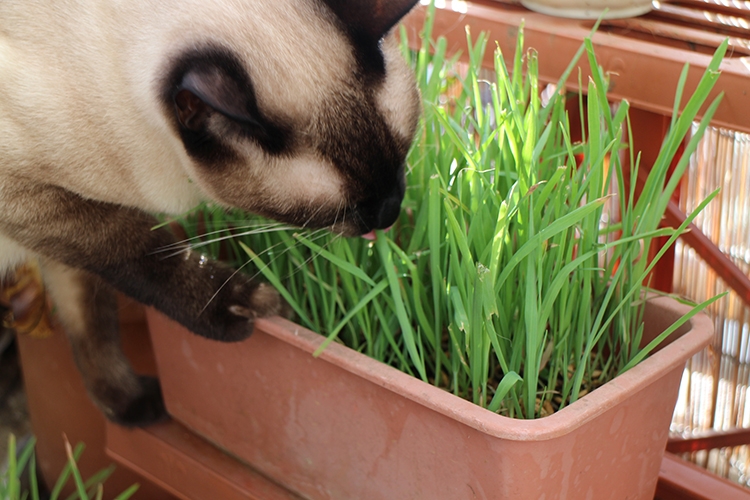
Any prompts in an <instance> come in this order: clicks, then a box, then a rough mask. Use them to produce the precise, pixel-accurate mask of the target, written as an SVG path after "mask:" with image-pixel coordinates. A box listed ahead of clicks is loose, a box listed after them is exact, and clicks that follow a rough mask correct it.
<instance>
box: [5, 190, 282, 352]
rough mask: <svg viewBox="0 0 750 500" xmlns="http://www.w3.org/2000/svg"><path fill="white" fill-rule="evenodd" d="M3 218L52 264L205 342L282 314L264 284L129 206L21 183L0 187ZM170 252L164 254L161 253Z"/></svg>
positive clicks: (239, 335)
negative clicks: (99, 283) (203, 254)
mask: <svg viewBox="0 0 750 500" xmlns="http://www.w3.org/2000/svg"><path fill="white" fill-rule="evenodd" d="M0 200H1V201H3V203H4V204H5V206H6V210H5V212H6V213H7V214H9V216H8V217H6V218H4V219H3V220H0V232H2V233H4V234H6V235H8V236H10V237H11V238H12V239H14V240H15V241H17V242H18V243H20V244H21V245H23V246H25V247H26V248H29V249H31V250H33V251H35V252H36V253H38V254H40V255H42V256H45V257H47V258H49V259H51V260H53V261H56V262H60V263H62V264H65V265H66V266H68V267H71V268H74V269H81V270H83V271H86V272H88V273H91V274H94V275H97V276H99V277H101V278H102V279H103V280H104V281H106V282H107V283H109V284H111V285H112V286H113V287H115V288H116V289H117V290H120V291H121V292H123V293H125V294H126V295H128V296H130V297H133V298H134V299H136V300H138V301H140V302H142V303H144V304H146V305H150V306H154V307H155V308H156V309H158V310H160V311H162V312H164V313H165V314H166V315H167V316H170V317H171V318H173V319H175V320H176V321H178V322H179V323H181V324H183V325H184V326H185V327H187V328H188V329H190V330H191V331H193V332H195V333H197V334H199V335H202V336H204V337H208V338H212V339H216V340H221V341H237V340H241V339H244V338H246V337H247V336H249V335H250V333H251V332H252V330H253V323H254V319H255V318H256V317H263V316H269V315H274V314H279V313H281V312H282V301H281V299H280V297H279V295H278V293H277V292H276V291H275V290H274V289H273V288H272V287H270V286H268V285H266V284H262V283H258V282H255V281H253V280H251V279H249V278H247V277H245V276H243V275H241V274H238V273H236V272H235V271H234V270H233V269H231V268H229V267H228V266H225V265H223V264H221V263H218V262H213V261H206V260H205V259H201V258H200V256H198V255H196V254H195V253H193V252H191V251H189V250H188V249H183V250H182V251H180V252H177V253H175V252H174V244H175V240H174V237H173V236H172V235H171V233H169V231H167V230H166V229H155V230H154V229H153V227H154V226H155V225H156V224H157V221H156V220H155V219H154V218H153V217H151V216H150V215H148V214H146V213H144V212H142V211H140V210H137V209H133V208H128V207H122V206H118V205H114V204H110V203H102V202H97V201H93V200H88V199H84V198H82V197H80V196H78V195H77V194H75V193H71V192H69V191H66V190H64V189H62V188H59V187H56V186H50V185H43V184H38V183H37V184H31V183H28V182H23V180H22V179H19V180H17V182H16V183H12V182H6V183H5V184H4V185H0ZM168 247H170V248H171V250H170V251H167V252H165V251H163V250H164V249H166V248H168Z"/></svg>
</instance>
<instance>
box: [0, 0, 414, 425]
mask: <svg viewBox="0 0 750 500" xmlns="http://www.w3.org/2000/svg"><path fill="white" fill-rule="evenodd" d="M414 3H416V0H375V1H366V0H353V1H351V2H344V1H342V0H213V1H206V0H183V1H180V2H173V1H164V0H110V1H106V0H104V1H102V0H56V1H52V0H47V1H42V0H2V1H0V279H2V276H3V274H4V273H5V272H7V271H9V270H11V269H12V268H13V267H14V266H15V265H17V264H18V263H20V262H22V261H23V260H24V259H25V258H26V257H28V256H29V255H35V256H38V257H39V258H40V259H41V260H42V262H43V264H44V268H45V271H46V279H47V280H48V283H49V290H50V292H51V294H52V295H53V298H55V300H56V301H57V303H58V307H59V308H60V309H61V310H60V318H61V320H62V322H63V323H64V325H65V326H66V329H67V330H68V333H69V336H70V338H71V343H72V344H73V349H74V352H75V354H76V359H77V362H78V365H79V367H80V368H81V371H82V373H83V375H84V379H85V381H86V383H87V387H88V389H89V392H90V393H91V394H92V397H93V399H94V401H95V402H97V404H98V405H99V406H100V407H101V408H102V410H103V411H104V412H105V413H106V414H107V415H108V416H109V417H110V418H112V419H114V420H116V421H119V422H122V423H125V424H128V425H140V424H144V423H148V422H149V421H151V420H153V419H155V418H158V417H159V415H160V414H161V413H162V412H163V408H161V407H160V406H159V405H160V398H159V391H158V384H157V383H156V382H155V381H154V380H150V379H148V380H147V379H145V378H143V377H141V378H139V377H137V376H136V375H135V374H133V373H132V370H131V369H130V367H129V364H128V363H127V361H126V360H125V359H124V357H122V354H121V353H120V352H119V348H118V347H117V325H116V314H115V313H116V310H115V305H114V300H113V297H114V289H119V290H120V291H122V292H124V293H127V294H130V295H132V296H134V297H135V298H137V299H138V300H141V301H143V302H145V303H147V304H151V305H153V306H154V307H157V308H159V309H161V310H163V311H164V312H166V313H167V314H169V315H171V316H172V317H173V318H175V319H176V320H178V321H181V322H182V323H183V324H185V325H186V326H189V327H190V328H192V329H193V330H194V331H196V332H197V333H199V334H201V335H205V336H207V337H211V338H217V339H220V340H239V339H241V338H244V337H246V336H247V335H249V334H250V332H251V331H252V320H253V318H254V317H256V316H259V315H266V314H275V313H278V312H279V311H280V310H281V309H280V308H281V303H280V301H279V299H278V296H277V295H276V294H275V293H273V292H272V290H271V289H270V288H269V287H268V286H266V285H258V284H257V283H252V282H249V281H247V280H244V279H242V278H239V277H237V276H236V275H235V274H233V273H232V272H231V270H229V269H226V268H224V267H223V266H221V265H220V264H212V265H211V266H199V265H198V264H197V260H196V257H195V256H194V255H193V254H191V253H189V252H188V253H185V258H184V259H182V258H173V259H168V260H164V259H163V258H161V257H159V258H157V257H154V254H155V253H156V252H157V251H158V249H159V247H160V246H163V245H165V244H170V243H171V242H172V241H173V240H171V239H170V238H171V237H170V236H169V235H168V234H167V232H166V231H164V230H159V231H151V227H152V225H153V219H152V218H151V217H150V216H149V215H148V213H153V212H164V213H180V212H184V211H185V210H187V209H189V208H191V207H193V206H195V205H196V204H198V203H199V202H200V201H203V200H211V201H214V202H216V203H219V204H223V205H227V206H237V207H240V208H244V209H246V210H250V211H254V212H257V213H260V214H264V215H269V216H273V217H276V218H279V219H281V220H283V221H286V222H291V223H294V224H298V225H303V226H304V225H308V224H309V225H311V226H318V227H320V226H323V227H325V226H327V227H330V228H331V229H333V230H335V231H338V232H341V233H343V234H346V235H357V234H362V233H365V232H367V231H369V230H371V229H373V228H379V227H386V225H387V224H390V223H392V221H393V220H394V218H395V216H396V213H397V212H396V211H397V209H398V204H400V201H401V197H402V196H403V180H402V179H403V158H404V156H405V154H406V150H407V148H408V144H409V143H410V141H411V138H412V136H413V134H414V129H415V125H416V120H417V116H418V113H419V104H418V96H417V93H416V90H415V84H414V80H413V76H412V75H411V72H410V70H409V69H408V68H407V66H406V64H405V63H404V61H403V60H402V58H401V55H400V52H399V47H398V43H397V41H396V39H395V36H393V34H391V35H386V36H385V37H384V38H382V40H381V37H383V35H384V34H386V33H387V32H389V31H391V30H390V28H391V27H392V26H393V24H394V23H395V22H396V21H397V20H398V19H399V18H400V17H401V16H402V15H403V14H405V13H406V12H407V11H408V10H409V9H410V8H411V7H412V6H413V5H414ZM206 54H208V56H207V55H206ZM211 54H218V56H216V57H219V59H221V58H222V57H223V59H221V61H219V62H217V63H216V64H215V65H214V62H213V61H209V62H206V57H208V58H209V59H210V57H213V56H212V55H211ZM191 57H192V58H193V59H191ZM196 57H197V58H198V59H196ZM201 57H203V59H200V58H201ZM196 60H197V61H198V63H194V62H191V61H196ZM235 61H239V63H238V64H239V65H240V66H241V68H240V69H239V70H237V68H235ZM191 64H197V66H195V67H192V66H190V65H191ZM207 68H208V69H207ZM233 68H234V69H233ZM170 79H171V80H170ZM214 84H216V85H214ZM212 89H213V90H212ZM216 89H220V90H221V91H217V90H216ZM227 89H228V90H227ZM203 91H206V92H203ZM222 92H225V93H224V94H222ZM227 92H228V93H229V94H231V95H230V97H231V98H229V99H224V97H226V95H225V94H226V93H227ZM242 92H244V94H242ZM251 94H252V95H251ZM246 101H247V102H248V103H250V104H247V105H246ZM225 102H227V103H229V104H227V105H228V106H229V108H227V109H224V108H222V106H223V103H225ZM274 134H275V135H274ZM264 141H265V142H264ZM191 148H192V149H191ZM368 156H372V158H368ZM160 259H161V260H160ZM220 285H221V287H219V286H220ZM110 286H112V287H113V288H111V287H110ZM217 287H219V288H217ZM108 366H109V367H111V369H108V368H107V367H108Z"/></svg>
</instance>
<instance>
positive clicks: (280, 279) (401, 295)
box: [183, 7, 726, 418]
mask: <svg viewBox="0 0 750 500" xmlns="http://www.w3.org/2000/svg"><path fill="white" fill-rule="evenodd" d="M432 8H433V9H434V7H432ZM430 19H431V17H428V21H427V23H426V26H425V28H424V32H423V33H422V40H423V45H422V47H421V49H420V50H418V51H417V52H412V51H410V50H409V49H408V47H407V45H406V43H404V45H403V47H404V50H403V52H404V56H405V57H406V58H407V59H408V60H409V61H410V62H411V64H412V66H413V67H414V69H415V72H416V75H417V79H418V82H419V86H420V89H421V93H422V97H423V101H424V116H423V119H422V122H421V126H420V128H419V132H418V137H417V139H416V142H415V144H414V146H413V148H412V150H411V153H410V155H409V157H408V169H407V170H408V174H407V186H408V188H407V191H406V196H405V200H404V205H403V212H402V215H401V217H400V219H399V221H398V222H397V224H396V225H395V226H394V227H393V229H392V230H391V231H389V232H388V233H382V232H381V233H379V234H378V237H377V240H376V241H375V242H374V244H372V243H370V242H368V241H365V240H362V239H345V238H341V237H337V236H335V235H330V234H328V233H326V232H313V233H310V232H303V231H301V230H295V229H287V228H284V227H283V226H280V225H274V224H272V223H261V222H258V220H259V219H257V218H255V217H253V216H250V215H247V214H242V213H237V212H224V211H221V210H218V209H215V208H208V209H206V210H204V211H203V212H201V215H200V218H201V221H202V224H203V225H204V228H205V230H206V231H207V232H208V234H207V235H206V236H205V237H203V238H201V237H198V238H197V239H196V240H195V243H196V244H195V246H196V247H199V246H201V245H206V246H204V248H205V249H206V251H207V252H208V253H213V254H214V255H215V256H216V255H218V253H219V248H220V246H219V244H218V241H219V240H222V239H224V238H228V239H227V240H226V241H227V242H228V246H227V247H224V248H225V251H226V249H228V252H229V255H234V257H235V258H236V259H237V264H239V265H241V266H244V267H245V269H246V270H249V271H250V272H252V273H258V274H261V275H262V276H264V277H265V279H267V280H268V281H269V282H271V283H272V284H273V285H274V286H276V287H277V289H278V290H279V291H280V292H281V294H282V295H283V296H284V298H285V299H286V300H287V301H288V302H289V303H290V304H291V306H292V308H293V309H294V311H295V313H296V315H297V321H299V322H300V323H301V324H302V325H304V326H306V327H308V328H310V329H312V330H314V331H317V332H320V333H322V334H323V335H326V336H327V337H328V341H339V342H343V343H344V344H346V345H348V346H350V347H351V348H353V349H356V350H358V351H361V352H363V353H365V354H367V355H368V356H371V357H374V358H375V359H378V360H380V361H383V362H385V363H388V364H390V365H392V366H394V367H396V368H398V369H400V370H402V371H404V372H406V373H410V374H412V375H414V376H417V377H419V378H421V379H422V380H424V381H426V382H428V383H431V384H435V385H436V386H439V387H442V388H444V389H446V390H448V391H450V392H452V393H454V394H455V395H457V396H460V397H463V398H466V399H468V400H470V401H473V402H474V403H476V404H478V405H481V406H483V407H485V408H488V409H489V410H491V411H494V412H498V413H501V414H503V415H508V416H511V417H520V418H534V417H539V416H542V415H544V414H547V413H549V412H550V411H553V410H557V409H559V408H562V407H564V406H566V405H568V404H570V403H572V402H574V401H576V400H577V399H578V398H579V397H580V396H581V395H583V394H585V393H586V392H587V391H589V390H591V389H593V388H595V387H597V386H598V385H601V384H602V383H604V382H606V381H608V380H610V379H611V378H613V377H615V376H616V375H618V374H620V373H622V372H623V371H625V370H627V369H629V368H631V367H632V366H633V365H635V364H636V363H637V362H639V361H640V360H642V359H643V358H644V357H645V356H646V355H648V353H649V352H651V350H653V348H654V347H655V346H656V344H657V343H658V342H654V343H651V344H649V345H648V346H645V347H642V346H641V345H640V344H641V335H642V331H643V325H642V321H641V318H642V312H643V301H642V297H643V296H644V294H645V293H646V292H647V291H648V289H647V286H646V285H647V283H648V275H649V272H650V271H651V270H652V269H653V266H654V264H655V262H656V260H658V258H659V257H660V256H661V253H663V251H664V250H662V251H661V252H659V253H658V254H657V256H656V257H657V259H655V260H652V261H649V260H648V259H646V258H645V257H643V256H644V255H646V254H647V249H648V248H649V247H650V244H651V241H652V240H653V239H654V238H657V237H668V238H669V241H668V244H667V245H665V247H664V248H665V249H666V248H667V247H668V246H669V244H671V242H673V241H674V240H675V239H676V238H677V237H678V236H679V235H680V234H681V233H682V232H683V231H685V229H686V227H687V225H688V224H689V223H690V221H691V220H692V218H693V217H694V216H695V214H697V212H698V211H696V212H695V213H694V214H693V215H692V216H690V217H688V219H687V221H686V223H685V224H683V225H682V226H681V227H680V228H678V229H676V230H675V229H671V228H660V226H659V223H660V220H661V218H662V215H663V213H664V211H665V209H666V206H667V203H668V201H669V199H670V197H671V195H672V192H673V191H674V189H675V187H676V185H677V182H678V180H679V178H680V177H681V175H682V173H683V172H684V170H685V168H686V166H687V162H688V158H689V156H690V154H691V153H692V151H693V150H694V149H695V147H696V145H697V142H698V140H699V138H700V136H701V134H702V132H703V130H704V129H705V127H706V126H707V124H708V123H709V121H710V119H711V117H712V115H713V113H714V111H715V110H716V107H717V106H718V99H717V100H715V101H714V102H712V103H711V104H710V105H709V106H708V108H707V109H706V111H705V112H704V115H703V118H702V120H701V121H700V126H699V127H698V133H697V134H694V135H693V136H692V137H691V138H690V139H689V141H688V143H687V145H686V147H685V151H684V153H683V155H682V157H681V159H680V160H679V161H678V162H677V163H676V165H675V166H674V170H673V172H672V173H671V174H670V164H671V163H672V160H673V159H675V157H676V155H677V151H678V147H679V145H680V144H681V143H682V142H683V139H684V138H685V137H686V135H687V133H688V131H689V129H690V127H691V124H692V123H693V121H694V120H695V118H696V116H697V114H698V112H699V110H700V108H701V107H702V106H703V103H704V101H706V99H707V97H708V94H709V92H710V90H711V89H712V87H713V85H714V83H715V82H716V80H717V78H718V75H719V73H718V67H719V64H720V61H721V59H722V57H723V54H724V51H725V50H726V44H724V45H722V46H721V48H720V49H719V50H718V52H717V54H716V56H715V57H714V58H713V60H712V62H711V64H710V65H709V68H708V70H707V71H706V73H705V75H704V76H703V79H702V80H701V82H700V84H699V85H698V87H697V89H696V90H695V92H694V94H693V95H692V96H691V97H690V98H689V99H688V100H687V102H686V104H685V105H684V106H683V108H682V112H681V113H680V114H679V115H678V113H677V110H678V108H679V107H680V106H681V104H682V92H683V88H684V85H685V80H686V76H687V68H686V70H685V71H684V72H683V75H682V78H681V80H680V83H679V86H678V88H677V89H676V99H675V117H674V118H673V120H672V124H671V125H672V126H671V129H670V131H669V133H668V135H667V137H666V139H665V141H664V144H663V148H662V151H661V154H660V155H659V157H658V159H657V160H656V163H655V165H654V166H653V167H652V169H651V170H650V172H649V174H648V178H647V181H646V182H645V184H644V186H643V190H642V192H641V193H640V194H639V195H636V191H635V189H634V186H633V185H628V184H627V183H626V179H628V178H630V179H636V178H637V177H638V170H639V167H640V165H639V156H638V154H637V152H634V151H632V150H630V148H629V144H628V143H627V137H629V136H630V134H629V128H630V122H629V119H628V103H627V102H620V103H618V104H617V106H616V107H613V106H611V105H610V103H609V102H608V100H607V85H608V82H607V75H606V74H605V72H604V71H603V70H602V68H601V67H600V66H599V65H598V63H597V61H596V56H595V53H594V49H593V45H592V43H591V40H586V42H585V44H584V45H583V46H582V47H581V50H580V51H579V53H578V55H577V57H576V60H574V61H572V62H571V64H570V66H569V68H568V70H567V72H566V74H565V75H563V76H562V78H561V79H560V82H559V84H558V86H557V88H558V89H563V88H564V82H565V81H566V80H567V78H568V76H569V75H570V74H571V73H572V72H573V71H574V69H575V68H576V65H577V60H578V58H580V57H581V56H585V57H586V58H587V59H588V62H589V64H590V67H591V68H594V70H593V75H592V76H591V78H590V79H588V81H586V82H583V81H580V82H579V83H580V85H579V88H582V89H585V94H586V96H587V98H586V102H587V103H588V105H587V106H586V107H585V108H584V107H581V108H580V111H579V112H580V114H581V116H580V118H581V121H582V122H583V123H586V124H587V127H585V133H584V138H583V140H582V141H581V142H576V143H574V142H573V141H572V139H571V134H570V126H569V120H570V117H569V115H568V111H566V106H565V95H564V94H563V93H562V92H552V94H551V95H550V96H549V100H548V101H547V102H543V101H542V97H541V90H542V89H541V88H540V82H539V80H538V70H537V69H538V68H537V54H536V53H535V51H534V50H533V49H530V50H526V49H524V46H523V31H522V30H521V31H520V32H519V36H518V44H517V48H516V51H515V54H514V55H513V57H512V58H511V59H510V61H511V62H512V67H510V68H509V67H508V66H507V65H506V60H505V58H504V57H503V54H501V53H500V52H499V50H498V51H496V52H495V71H494V75H493V76H492V78H490V80H491V81H487V80H485V79H483V78H482V76H481V75H482V71H481V68H480V65H481V61H482V60H483V57H484V52H485V50H486V46H487V40H486V37H485V36H484V35H480V36H479V37H478V38H477V39H476V41H474V40H473V39H472V37H471V36H470V34H469V33H468V31H467V52H468V54H467V55H468V60H469V62H468V66H467V67H463V68H462V69H461V70H460V71H458V70H457V65H456V60H457V59H456V58H455V57H453V58H450V57H449V56H448V54H447V52H446V47H447V43H446V41H445V39H443V38H438V39H437V40H435V41H433V39H432V34H431V21H430ZM404 39H405V37H404ZM579 80H580V77H579ZM583 101H584V99H583V96H581V102H583ZM613 192H614V193H617V195H616V196H615V195H613V194H612V193H613ZM714 195H715V193H714ZM712 197H713V196H711V197H709V199H708V200H706V201H705V202H704V204H703V205H702V206H705V204H706V203H708V201H710V199H711V198H712ZM607 206H608V207H609V210H608V211H607V212H605V208H607ZM612 214H617V219H618V220H617V221H616V222H615V221H614V217H613V216H612ZM608 217H609V218H608ZM238 221H244V222H245V223H246V222H248V221H251V222H250V224H251V226H248V227H241V226H240V223H239V222H238ZM252 221H255V222H252ZM183 222H184V226H185V227H186V228H194V227H195V220H194V219H193V220H192V221H191V220H185V221H183ZM191 236H194V234H193V235H191ZM713 300H716V298H714V299H711V301H713ZM709 302H710V301H708V302H706V303H704V304H701V305H700V306H698V307H696V308H695V309H694V310H693V312H691V313H690V314H689V315H687V316H686V317H684V318H682V319H681V320H680V322H678V324H676V325H675V326H674V327H673V328H672V329H670V330H669V331H667V332H665V334H664V335H662V336H661V337H660V339H657V341H661V340H663V338H664V337H666V336H667V335H668V334H669V333H670V332H671V331H673V330H674V329H676V328H677V327H678V326H679V324H681V323H683V322H685V321H687V320H688V319H689V318H690V317H691V316H692V315H693V314H695V313H696V312H697V311H698V310H699V309H700V308H702V307H705V306H706V305H707V304H708V303H709Z"/></svg>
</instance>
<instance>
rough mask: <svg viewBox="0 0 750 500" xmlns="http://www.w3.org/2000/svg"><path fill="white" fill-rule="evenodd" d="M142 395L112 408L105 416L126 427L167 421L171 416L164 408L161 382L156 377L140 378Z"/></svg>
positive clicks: (144, 425) (120, 402)
mask: <svg viewBox="0 0 750 500" xmlns="http://www.w3.org/2000/svg"><path fill="white" fill-rule="evenodd" d="M138 382H139V384H140V389H141V390H140V394H138V395H137V396H135V397H133V398H130V399H129V400H127V401H119V402H118V403H119V404H117V405H116V406H115V407H114V408H113V407H112V406H110V407H109V408H108V410H107V411H105V412H104V413H105V415H106V416H107V417H108V418H109V419H110V420H111V421H113V422H114V423H116V424H119V425H122V426H124V427H146V426H147V425H151V424H154V423H156V422H161V421H163V420H166V419H167V417H168V416H169V415H168V414H167V409H166V407H165V406H164V398H163V397H162V393H161V386H160V385H159V380H158V379H157V378H155V377H147V376H139V377H138Z"/></svg>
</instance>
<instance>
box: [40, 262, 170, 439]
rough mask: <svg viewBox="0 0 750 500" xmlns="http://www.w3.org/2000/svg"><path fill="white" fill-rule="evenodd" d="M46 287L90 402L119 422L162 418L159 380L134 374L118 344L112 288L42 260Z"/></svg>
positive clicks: (131, 423) (127, 423) (136, 423)
mask: <svg viewBox="0 0 750 500" xmlns="http://www.w3.org/2000/svg"><path fill="white" fill-rule="evenodd" d="M43 271H44V279H45V283H46V288H47V291H48V293H49V295H50V296H51V298H52V300H53V302H54V304H55V311H56V317H57V318H58V320H59V321H60V322H61V323H62V326H63V328H64V330H65V333H66V335H67V337H68V340H69V341H70V346H71V349H72V351H73V357H74V359H75V362H76V365H77V366H78V370H79V371H80V373H81V376H82V378H83V383H84V385H85V387H86V390H87V392H88V394H89V396H90V398H91V400H92V401H93V402H94V404H96V406H97V407H99V409H100V410H101V411H102V413H104V415H105V416H106V417H107V418H108V419H110V420H112V421H113V422H116V423H118V424H120V425H124V426H128V427H133V426H144V425H148V424H151V423H153V422H156V421H159V420H162V419H164V418H166V416H167V412H166V409H165V407H164V402H163V400H162V395H161V389H160V387H159V382H158V380H157V379H156V378H154V377H147V376H142V375H137V374H136V373H135V372H133V369H132V367H131V365H130V362H129V361H128V360H127V358H125V356H124V354H123V353H122V350H121V348H120V335H119V327H118V317H117V298H116V296H115V291H114V289H113V288H112V287H111V286H109V285H108V284H106V283H104V281H102V279H101V278H99V277H98V276H96V275H93V274H91V273H87V272H85V271H81V270H80V269H73V268H71V267H68V266H65V265H63V264H60V263H57V262H53V261H50V260H44V261H43Z"/></svg>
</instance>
